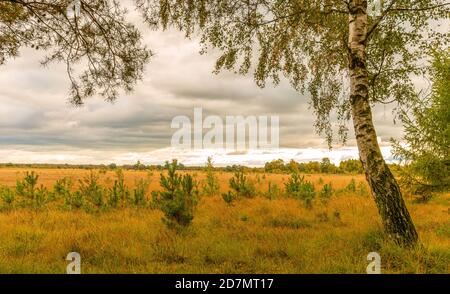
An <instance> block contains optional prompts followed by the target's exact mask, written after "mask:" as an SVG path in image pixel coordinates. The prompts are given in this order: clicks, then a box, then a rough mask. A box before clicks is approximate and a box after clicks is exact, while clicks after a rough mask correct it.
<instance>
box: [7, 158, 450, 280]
mask: <svg viewBox="0 0 450 294" xmlns="http://www.w3.org/2000/svg"><path fill="white" fill-rule="evenodd" d="M32 170H33V171H34V174H31V173H28V181H27V180H24V178H25V177H26V176H27V172H30V171H32ZM210 172H211V171H210ZM160 173H163V174H165V175H167V171H157V170H153V171H147V170H123V171H121V170H118V169H114V170H113V169H111V168H105V169H93V170H87V169H72V168H64V169H62V168H34V169H32V168H23V167H22V168H20V167H3V168H0V186H1V187H2V188H1V193H0V194H1V196H2V198H1V199H0V207H1V210H0V238H1V242H0V273H65V271H66V266H67V264H68V262H67V261H66V256H67V254H68V253H69V252H78V253H80V255H81V271H82V272H83V273H365V272H366V267H367V265H368V263H369V262H368V261H367V255H368V254H369V253H370V252H378V253H379V254H380V256H381V267H382V272H383V273H450V218H449V213H450V209H449V204H450V194H448V193H440V194H436V195H434V196H433V197H432V198H431V199H426V201H420V200H418V199H417V198H415V197H413V196H409V195H407V194H406V195H405V200H406V203H407V206H408V209H409V211H410V212H411V215H412V217H413V219H414V222H415V224H416V226H417V229H418V232H419V235H420V243H421V246H420V247H417V248H410V249H406V248H401V247H399V246H397V245H396V244H392V243H390V242H389V241H387V238H386V237H385V236H384V235H383V232H382V226H381V222H380V219H379V216H378V213H377V209H376V207H375V204H374V201H373V199H372V198H371V196H370V194H369V192H368V191H369V189H368V187H367V184H366V182H365V178H364V176H363V175H361V174H306V173H301V172H300V173H299V177H300V181H301V182H302V183H306V184H308V185H309V184H311V185H312V187H309V186H308V185H306V186H302V187H303V188H304V187H307V188H308V187H309V188H308V189H310V190H311V191H312V194H311V195H313V196H312V197H311V198H308V197H303V198H301V197H300V198H299V197H291V196H289V195H288V194H289V193H287V191H286V190H289V189H291V188H292V187H291V188H288V186H289V184H288V183H289V182H291V184H292V175H291V174H288V173H264V172H256V171H248V172H246V174H245V177H246V181H248V183H251V186H252V188H251V189H250V190H251V193H250V194H251V195H250V194H249V195H247V196H248V197H235V199H233V198H232V196H230V197H231V199H229V198H228V197H227V194H226V193H227V191H229V190H230V179H231V178H233V177H236V175H235V174H234V173H233V172H226V171H213V172H212V174H213V176H214V178H216V179H217V191H216V192H214V193H209V194H208V193H205V191H207V190H206V189H204V186H207V185H208V184H207V183H208V171H205V170H201V169H200V170H190V171H181V172H180V174H190V175H191V176H192V178H193V179H194V181H195V182H196V183H197V186H198V191H199V193H198V195H197V196H196V198H197V201H196V203H197V205H196V206H195V207H193V210H192V216H193V219H192V221H191V222H190V223H189V225H188V226H186V228H184V229H183V230H174V229H171V228H170V227H168V226H167V223H164V222H162V221H161V219H162V218H163V217H164V213H163V212H162V210H161V209H160V208H159V207H158V205H156V204H155V203H154V201H155V199H154V198H155V197H154V196H155V195H156V194H157V193H155V192H157V191H161V190H162V187H161V185H160V180H161V179H160ZM36 175H37V176H38V177H36ZM61 179H66V180H64V181H61ZM83 179H84V180H83ZM80 180H81V181H80ZM30 182H31V184H33V183H34V184H33V185H31V186H30ZM69 182H70V184H68V183H69ZM93 182H94V184H93ZM57 183H58V184H57ZM55 184H56V185H55ZM41 185H42V186H41ZM92 185H94V186H95V187H97V188H98V191H100V192H99V194H95V193H94V194H95V195H94V194H92V193H91V194H90V197H92V199H83V197H85V195H83V193H84V192H86V191H87V190H89V189H91V190H89V191H91V192H92V189H94V190H95V189H97V188H95V187H94V188H92V187H93V186H92ZM80 186H82V187H83V186H84V190H83V189H81V190H80ZM212 186H213V188H214V185H212ZM31 187H32V189H31V190H30V188H31ZM124 187H126V189H127V191H128V192H126V195H127V196H126V198H127V200H126V201H125V200H124V199H120V197H119V198H117V199H115V198H114V195H116V194H117V189H119V190H120V189H124ZM303 188H302V189H303ZM65 189H69V190H71V191H65ZM308 189H306V190H308ZM79 190H80V191H81V192H80V191H79ZM77 191H78V192H77ZM83 191H84V192H83ZM96 191H97V190H96ZM122 191H123V190H122ZM302 191H303V192H304V190H302ZM308 191H309V190H308ZM66 192H67V193H69V194H67V195H71V196H70V197H72V198H70V199H69V200H70V201H69V200H68V199H67V197H69V196H67V195H66V196H64V195H65V193H66ZM152 192H153V196H152ZM30 193H32V195H31V196H30ZM89 193H90V192H89ZM119 194H120V193H119ZM210 194H214V195H210ZM229 195H231V194H229ZM142 196H143V197H142ZM65 197H66V198H65ZM77 197H79V199H78V198H77ZM98 197H100V198H98ZM77 201H78V202H77Z"/></svg>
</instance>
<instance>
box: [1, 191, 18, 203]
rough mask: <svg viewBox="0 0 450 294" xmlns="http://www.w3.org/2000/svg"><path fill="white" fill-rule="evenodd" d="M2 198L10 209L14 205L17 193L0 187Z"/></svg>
mask: <svg viewBox="0 0 450 294" xmlns="http://www.w3.org/2000/svg"><path fill="white" fill-rule="evenodd" d="M0 198H1V199H2V201H3V203H5V204H6V206H8V207H10V206H12V204H13V203H14V200H15V198H16V196H15V193H14V191H13V190H11V189H10V188H9V187H4V186H2V187H0Z"/></svg>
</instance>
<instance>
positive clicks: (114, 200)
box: [108, 169, 130, 207]
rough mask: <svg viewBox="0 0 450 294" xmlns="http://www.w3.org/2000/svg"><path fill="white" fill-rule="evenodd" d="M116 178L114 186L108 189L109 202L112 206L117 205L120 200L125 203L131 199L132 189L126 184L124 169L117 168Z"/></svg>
mask: <svg viewBox="0 0 450 294" xmlns="http://www.w3.org/2000/svg"><path fill="white" fill-rule="evenodd" d="M116 178H117V179H116V180H114V184H113V186H112V187H111V188H110V189H109V190H108V204H109V205H110V206H111V207H117V206H118V204H119V202H121V203H122V204H123V205H124V204H125V203H126V202H128V201H129V200H130V190H129V189H128V187H127V186H126V185H125V178H124V175H123V171H122V169H117V170H116Z"/></svg>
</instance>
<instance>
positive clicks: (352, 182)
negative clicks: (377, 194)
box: [345, 179, 356, 193]
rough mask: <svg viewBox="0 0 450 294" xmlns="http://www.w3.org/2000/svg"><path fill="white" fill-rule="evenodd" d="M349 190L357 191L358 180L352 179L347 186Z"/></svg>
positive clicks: (346, 188)
mask: <svg viewBox="0 0 450 294" xmlns="http://www.w3.org/2000/svg"><path fill="white" fill-rule="evenodd" d="M345 190H346V191H347V192H351V193H356V181H355V179H352V180H351V181H350V183H349V184H348V185H347V186H346V187H345Z"/></svg>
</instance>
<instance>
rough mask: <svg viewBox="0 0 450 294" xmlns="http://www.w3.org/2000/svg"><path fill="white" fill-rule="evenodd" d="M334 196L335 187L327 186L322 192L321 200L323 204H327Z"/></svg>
mask: <svg viewBox="0 0 450 294" xmlns="http://www.w3.org/2000/svg"><path fill="white" fill-rule="evenodd" d="M332 195H333V187H332V186H331V184H325V185H324V186H323V187H322V190H321V191H320V194H319V198H320V200H321V201H322V202H323V203H327V202H328V200H330V198H331V196H332Z"/></svg>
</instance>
